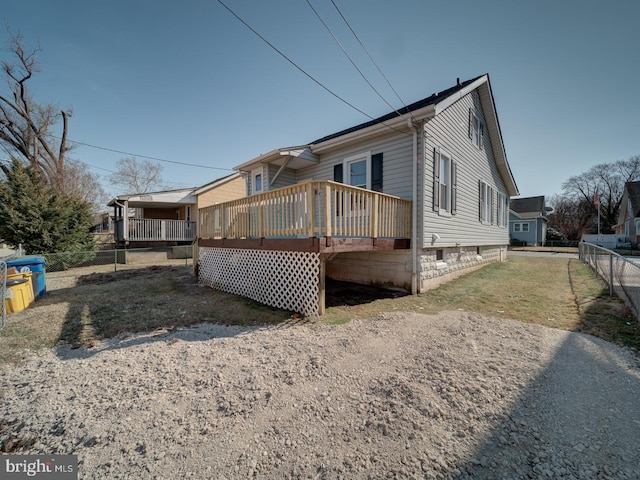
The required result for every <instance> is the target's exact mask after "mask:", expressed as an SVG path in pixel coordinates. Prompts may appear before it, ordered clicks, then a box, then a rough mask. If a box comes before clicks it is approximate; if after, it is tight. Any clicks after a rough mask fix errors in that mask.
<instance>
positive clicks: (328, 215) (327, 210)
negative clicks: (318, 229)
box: [323, 184, 333, 237]
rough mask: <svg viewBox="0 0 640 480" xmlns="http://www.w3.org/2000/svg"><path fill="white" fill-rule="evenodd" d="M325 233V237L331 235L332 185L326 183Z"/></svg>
mask: <svg viewBox="0 0 640 480" xmlns="http://www.w3.org/2000/svg"><path fill="white" fill-rule="evenodd" d="M323 213H324V218H323V222H324V235H325V237H331V235H332V234H333V233H332V232H331V185H329V184H326V185H325V186H324V208H323Z"/></svg>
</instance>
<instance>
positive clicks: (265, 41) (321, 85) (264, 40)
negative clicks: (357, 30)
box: [218, 0, 404, 133]
mask: <svg viewBox="0 0 640 480" xmlns="http://www.w3.org/2000/svg"><path fill="white" fill-rule="evenodd" d="M218 3H219V4H220V5H222V6H223V7H224V8H226V9H227V11H228V12H229V13H230V14H231V15H233V16H234V17H235V18H236V19H237V20H238V21H239V22H240V23H242V24H243V25H244V26H245V27H247V28H248V29H249V30H251V31H252V32H253V33H254V34H255V35H256V36H257V37H258V38H259V39H260V40H262V41H263V42H264V43H266V44H267V45H269V46H270V47H271V48H272V49H273V50H274V51H275V52H276V53H278V55H280V56H281V57H282V58H284V59H285V60H286V61H287V62H289V63H290V64H291V65H292V66H293V67H295V68H296V69H297V70H298V71H300V72H301V73H302V74H303V75H305V76H306V77H307V78H309V80H311V81H312V82H313V83H315V84H316V85H318V86H319V87H320V88H322V89H323V90H324V91H325V92H327V93H329V94H330V95H332V96H334V97H335V98H337V99H338V100H340V101H341V102H342V103H344V104H346V105H348V106H350V107H351V108H353V109H354V110H355V111H357V112H358V113H361V114H362V115H364V116H365V117H367V118H369V119H370V120H376V119H375V118H374V117H372V116H371V115H369V114H368V113H366V112H363V111H362V110H360V109H359V108H358V107H356V106H355V105H353V104H352V103H349V102H348V101H347V100H345V99H344V98H342V97H341V96H340V95H338V94H337V93H335V92H334V91H333V90H331V89H330V88H329V87H326V86H325V85H324V84H322V83H321V82H320V81H319V80H316V79H315V78H314V77H313V76H312V75H311V74H310V73H307V72H306V71H305V70H304V69H303V68H302V67H300V66H299V65H298V64H297V63H295V62H294V61H293V60H291V59H290V58H289V57H287V56H286V55H285V54H284V53H283V52H282V51H281V50H279V49H278V48H277V47H276V46H275V45H273V44H272V43H271V42H270V41H269V40H267V39H266V38H265V37H263V36H262V35H261V34H260V33H258V32H257V31H256V30H255V29H254V28H253V27H252V26H251V25H249V24H248V23H247V22H245V21H244V20H243V19H242V18H241V17H240V16H239V15H238V14H237V13H236V12H234V11H233V10H232V9H231V8H230V7H228V6H227V4H225V3H224V2H223V1H222V0H218ZM380 123H382V124H383V125H385V126H386V127H388V128H390V129H392V130H396V131H400V130H398V129H396V128H394V127H392V126H390V125H387V124H386V123H384V122H382V121H381V122H380ZM402 133H404V132H402Z"/></svg>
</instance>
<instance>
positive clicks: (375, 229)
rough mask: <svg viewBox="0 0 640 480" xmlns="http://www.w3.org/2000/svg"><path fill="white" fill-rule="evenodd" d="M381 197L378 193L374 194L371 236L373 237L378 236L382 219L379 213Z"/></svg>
mask: <svg viewBox="0 0 640 480" xmlns="http://www.w3.org/2000/svg"><path fill="white" fill-rule="evenodd" d="M379 202H380V199H379V198H378V195H374V196H373V207H372V208H371V237H372V238H374V239H375V238H378V228H379V227H378V222H379V219H380V216H379V215H378V206H379V204H380V203H379Z"/></svg>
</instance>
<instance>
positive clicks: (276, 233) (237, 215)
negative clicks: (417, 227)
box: [198, 181, 411, 253]
mask: <svg viewBox="0 0 640 480" xmlns="http://www.w3.org/2000/svg"><path fill="white" fill-rule="evenodd" d="M198 214H199V224H198V231H199V245H200V246H208V247H221V248H253V249H263V250H292V251H314V252H322V253H338V252H346V251H364V250H390V249H398V248H409V238H410V237H411V201H409V200H404V199H401V198H399V197H394V196H391V195H386V194H382V193H378V192H373V191H371V190H365V189H362V188H357V187H351V186H349V185H344V184H342V183H337V182H332V181H322V182H317V181H309V182H305V183H301V184H296V185H292V186H289V187H284V188H280V189H277V190H272V191H269V192H265V193H260V194H256V195H252V196H250V197H246V198H242V199H239V200H234V201H231V202H225V203H221V204H217V205H212V206H209V207H206V208H202V209H200V210H199V212H198Z"/></svg>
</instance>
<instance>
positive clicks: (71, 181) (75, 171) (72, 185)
mask: <svg viewBox="0 0 640 480" xmlns="http://www.w3.org/2000/svg"><path fill="white" fill-rule="evenodd" d="M63 189H64V191H65V192H69V193H73V194H75V195H79V196H80V198H82V199H84V200H85V201H86V202H87V203H89V204H90V206H91V210H92V213H94V214H97V213H99V212H101V211H103V210H104V209H105V205H106V204H107V202H108V201H109V198H108V196H107V193H106V192H105V191H104V189H103V188H102V186H101V185H100V184H99V183H98V180H97V179H96V177H95V175H93V174H92V173H91V172H90V171H89V170H88V168H87V166H86V165H85V164H84V163H81V162H78V161H77V160H72V159H69V158H68V159H67V160H66V161H65V164H64V178H63Z"/></svg>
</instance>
